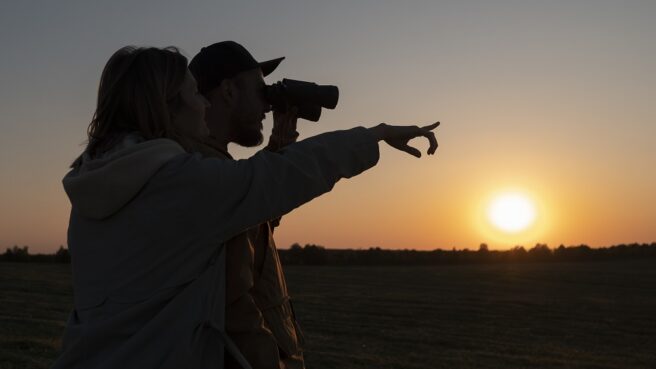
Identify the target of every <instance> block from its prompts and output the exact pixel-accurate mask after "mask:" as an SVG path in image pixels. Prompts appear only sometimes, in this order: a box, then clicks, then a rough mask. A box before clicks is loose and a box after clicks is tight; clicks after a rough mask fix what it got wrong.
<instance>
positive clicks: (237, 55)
mask: <svg viewBox="0 0 656 369" xmlns="http://www.w3.org/2000/svg"><path fill="white" fill-rule="evenodd" d="M283 59H285V57H284V56H283V57H282V58H277V59H272V60H268V61H264V62H258V61H256V60H255V58H253V56H252V55H251V53H249V52H248V50H246V48H245V47H243V46H241V45H240V44H238V43H236V42H234V41H222V42H217V43H215V44H212V45H210V46H206V47H204V48H202V49H200V51H199V52H198V54H196V56H194V58H193V59H191V62H190V63H189V70H190V71H191V73H192V74H193V75H194V78H196V83H197V84H198V91H200V93H202V94H206V93H207V92H209V91H210V90H212V89H213V88H215V87H216V86H218V85H219V84H220V83H221V81H222V80H224V79H226V78H231V77H234V76H235V75H237V74H239V73H241V72H244V71H247V70H251V69H255V68H260V69H261V70H262V74H263V75H264V76H267V75H269V74H270V73H271V72H273V70H274V69H276V67H278V64H280V62H281V61H282V60H283Z"/></svg>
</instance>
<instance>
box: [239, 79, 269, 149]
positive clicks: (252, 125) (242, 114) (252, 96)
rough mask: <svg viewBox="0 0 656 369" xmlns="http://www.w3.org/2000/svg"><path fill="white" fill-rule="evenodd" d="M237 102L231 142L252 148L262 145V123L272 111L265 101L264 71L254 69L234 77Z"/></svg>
mask: <svg viewBox="0 0 656 369" xmlns="http://www.w3.org/2000/svg"><path fill="white" fill-rule="evenodd" d="M234 83H235V88H236V91H237V92H236V94H235V96H236V97H235V101H234V104H233V107H232V111H231V119H230V133H229V134H230V142H234V143H236V144H238V145H241V146H246V147H252V146H257V145H259V144H261V143H262V141H263V139H264V137H263V136H262V128H263V126H262V121H263V120H264V116H265V114H266V113H268V112H269V111H271V105H269V104H268V103H267V102H266V101H265V99H264V87H265V83H264V78H263V76H262V71H261V70H260V69H259V68H257V69H252V70H249V71H245V72H242V73H240V74H238V75H236V76H235V77H234Z"/></svg>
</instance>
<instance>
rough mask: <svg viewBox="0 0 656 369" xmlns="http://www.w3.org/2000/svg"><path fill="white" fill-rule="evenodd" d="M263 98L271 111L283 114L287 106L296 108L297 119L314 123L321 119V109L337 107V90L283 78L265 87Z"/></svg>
mask: <svg viewBox="0 0 656 369" xmlns="http://www.w3.org/2000/svg"><path fill="white" fill-rule="evenodd" d="M264 98H265V100H266V101H267V102H268V103H269V104H271V109H272V110H273V111H277V112H282V113H284V112H286V111H287V107H288V106H296V107H297V108H298V117H299V118H303V119H307V120H309V121H312V122H316V121H318V120H319V118H320V117H321V108H327V109H334V108H335V106H337V100H338V99H339V89H337V86H331V85H317V84H316V83H313V82H305V81H297V80H293V79H286V78H285V79H283V80H282V81H279V82H276V83H274V84H272V85H270V86H266V87H265V88H264Z"/></svg>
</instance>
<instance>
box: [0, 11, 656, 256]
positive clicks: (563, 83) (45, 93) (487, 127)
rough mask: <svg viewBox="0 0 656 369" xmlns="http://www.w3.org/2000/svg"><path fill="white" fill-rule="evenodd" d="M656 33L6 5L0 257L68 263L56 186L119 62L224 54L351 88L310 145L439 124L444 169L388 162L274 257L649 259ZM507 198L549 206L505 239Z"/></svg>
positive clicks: (312, 208)
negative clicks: (618, 247)
mask: <svg viewBox="0 0 656 369" xmlns="http://www.w3.org/2000/svg"><path fill="white" fill-rule="evenodd" d="M99 3H100V4H99ZM655 18H656V1H651V0H645V1H632V0H628V1H627V0H624V1H619V0H618V1H604V0H586V1H582V0H567V1H557V0H550V1H547V0H544V1H530V0H515V1H509V0H504V1H496V0H485V1H469V0H457V1H455V0H454V1H436V0H431V1H403V2H402V1H381V0H376V1H374V0H367V1H341V0H332V1H307V0H304V1H300V0H294V1H276V2H265V1H261V2H259V3H258V2H252V1H239V2H237V1H235V2H232V3H231V2H221V1H195V2H194V1H189V2H181V1H126V0H120V1H119V0H113V1H104V2H95V1H29V0H22V1H18V0H9V1H2V3H0V41H2V45H3V52H2V54H3V55H2V58H1V61H0V86H1V87H0V127H1V133H0V173H2V174H1V175H2V182H1V185H0V248H2V249H4V248H6V247H10V246H12V245H14V244H17V245H29V246H30V250H31V251H33V252H50V251H53V250H55V249H56V248H57V247H59V245H66V228H67V224H68V215H69V212H70V205H69V202H68V199H67V197H66V195H65V193H64V191H63V188H62V186H61V178H62V177H63V175H64V174H65V173H66V172H67V167H68V164H69V163H70V162H71V161H72V160H73V159H74V158H75V157H76V156H77V155H78V154H79V153H80V152H81V150H82V149H83V146H82V144H83V143H84V140H85V138H86V127H87V125H88V123H89V121H90V119H91V116H92V114H93V110H94V108H95V99H96V92H97V86H98V80H99V78H100V73H101V70H102V68H103V66H104V64H105V62H106V61H107V59H108V58H109V56H110V55H111V54H112V53H113V52H114V51H115V50H117V49H118V48H120V47H122V46H124V45H127V44H136V45H152V46H168V45H175V46H179V47H180V48H181V49H182V50H184V52H185V54H186V55H187V56H188V57H191V56H193V55H194V54H195V53H196V52H197V51H198V50H199V49H200V48H201V47H202V46H204V45H207V44H210V43H213V42H216V41H221V40H226V39H231V40H235V41H238V42H240V43H242V44H243V45H245V46H246V47H247V48H248V49H249V50H250V51H251V52H252V53H253V55H254V56H255V57H256V58H257V59H260V60H265V59H270V58H275V57H278V56H286V57H287V59H286V60H285V61H284V62H283V63H282V64H281V65H280V67H279V68H278V69H277V70H276V72H275V73H274V74H272V75H271V76H269V77H268V78H267V81H268V82H270V83H271V82H275V81H277V80H279V79H282V78H285V77H289V78H294V79H302V80H309V81H316V82H319V83H324V84H335V85H338V86H339V88H340V93H341V95H340V102H339V105H338V108H337V109H336V110H334V111H324V113H323V116H322V119H321V121H320V122H319V123H311V122H307V121H300V122H299V131H300V132H301V137H308V136H312V135H315V134H317V133H320V132H325V131H330V130H335V129H344V128H349V127H353V126H356V125H364V126H373V125H375V124H377V123H379V122H387V123H399V124H427V123H429V122H433V121H436V120H440V121H441V122H442V126H441V127H439V128H438V140H439V142H440V148H439V149H438V153H437V155H436V156H434V157H428V158H422V159H421V160H417V159H415V158H413V157H410V156H408V155H406V154H403V153H400V152H395V151H393V150H391V149H388V148H386V147H383V145H381V161H380V164H379V165H378V166H377V167H375V168H373V169H372V170H370V171H368V172H366V173H365V174H363V175H361V176H359V177H356V178H354V179H351V180H345V181H342V182H340V183H338V184H337V186H336V188H335V190H334V191H333V192H332V193H329V194H327V195H324V196H323V197H321V198H319V199H316V200H315V201H313V202H311V203H309V204H307V205H305V206H304V207H302V208H300V209H297V210H296V211H294V212H293V213H292V214H290V215H288V216H286V217H285V218H284V219H283V222H282V225H281V227H280V228H279V229H278V230H277V231H276V238H277V243H278V246H279V247H283V248H284V247H288V246H289V245H290V244H291V243H293V242H299V243H301V244H305V243H316V244H321V245H324V246H327V247H335V248H337V247H354V248H360V247H371V246H380V247H385V248H416V249H434V248H445V249H450V248H452V247H456V248H465V247H468V248H477V247H478V244H479V243H481V242H487V243H488V244H489V245H490V246H491V248H507V247H511V246H514V245H516V244H522V245H525V246H532V245H533V244H534V243H536V242H546V243H548V244H549V245H550V246H557V245H559V244H561V243H563V244H566V245H571V244H580V243H586V244H589V245H591V246H603V245H610V244H616V243H629V242H653V241H656V194H655V190H654V189H656V170H654V168H656V145H654V142H653V141H654V138H656V122H655V119H654V108H653V107H654V97H655V96H656V43H655V42H654V40H655V39H656V22H654V19H655ZM270 129H271V121H270V117H268V118H267V120H266V121H265V132H266V133H268V132H269V131H270ZM417 145H418V146H419V147H420V148H421V149H422V150H425V148H426V147H427V145H426V143H425V142H418V143H417ZM230 150H231V151H232V150H235V151H234V152H236V153H237V154H238V155H237V156H239V157H247V156H249V155H251V154H252V153H254V152H255V151H254V150H250V149H249V150H246V149H239V148H235V147H231V148H230ZM506 189H518V190H521V191H523V192H525V193H528V194H530V196H531V197H532V198H533V199H534V200H535V201H536V203H537V205H538V208H539V210H538V214H539V216H538V220H537V222H536V224H535V226H534V227H533V228H531V229H530V230H529V231H527V232H523V233H521V234H519V235H515V236H512V237H511V236H508V235H503V234H500V233H499V232H497V231H494V230H492V229H491V228H490V226H489V225H487V224H486V222H485V221H484V220H481V217H482V214H483V212H484V208H485V204H486V201H488V199H489V198H490V196H492V195H493V194H494V193H497V192H499V191H503V190H506Z"/></svg>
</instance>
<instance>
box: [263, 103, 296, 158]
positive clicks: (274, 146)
mask: <svg viewBox="0 0 656 369" xmlns="http://www.w3.org/2000/svg"><path fill="white" fill-rule="evenodd" d="M297 120H298V108H297V107H295V106H288V107H287V109H286V111H285V112H284V113H283V112H279V111H275V110H274V111H273V129H272V130H271V136H270V137H269V143H268V144H267V146H266V149H267V150H270V151H278V150H280V149H282V148H283V147H285V146H287V145H289V144H292V143H294V142H296V139H297V138H298V132H297V131H296V122H297Z"/></svg>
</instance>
